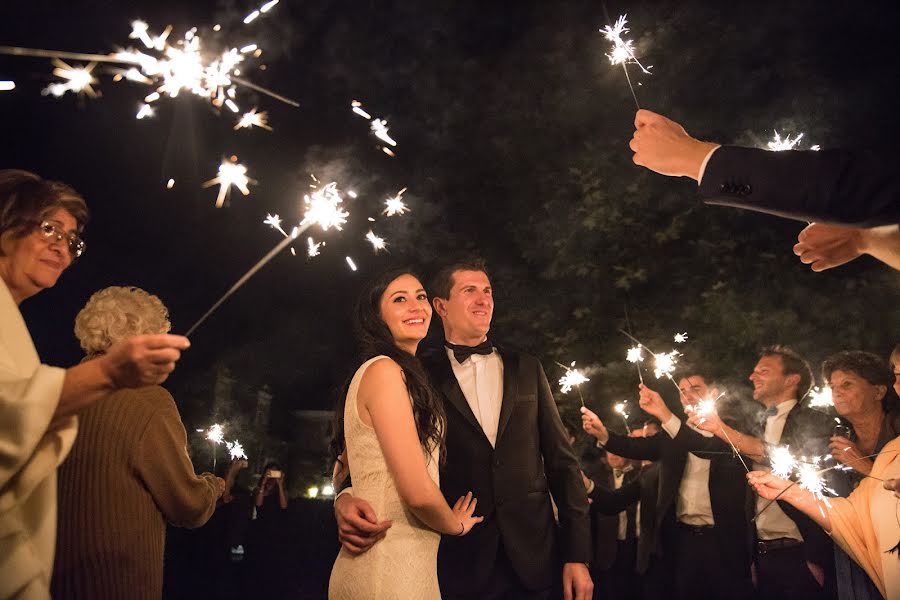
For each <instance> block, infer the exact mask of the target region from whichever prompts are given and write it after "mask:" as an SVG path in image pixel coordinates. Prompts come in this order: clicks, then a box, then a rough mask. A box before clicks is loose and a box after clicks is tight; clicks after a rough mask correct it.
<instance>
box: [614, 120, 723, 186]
mask: <svg viewBox="0 0 900 600" xmlns="http://www.w3.org/2000/svg"><path fill="white" fill-rule="evenodd" d="M634 127H635V132H634V137H632V138H631V143H630V144H629V146H630V147H631V149H632V151H634V156H633V157H632V160H634V164H636V165H640V166H642V167H646V168H648V169H650V170H651V171H655V172H657V173H659V174H661V175H669V176H673V177H690V178H692V179H695V180H697V181H699V180H700V167H701V166H702V165H703V161H704V160H706V157H707V155H708V154H709V153H710V152H711V151H712V150H714V149H716V148H718V147H719V145H718V144H713V143H710V142H701V141H700V140H697V139H695V138H693V137H691V136H690V135H688V133H687V131H685V130H684V127H682V126H681V125H679V124H678V123H676V122H675V121H672V120H670V119H667V118H666V117H664V116H662V115H659V114H656V113H655V112H652V111H649V110H644V109H641V110H639V111H637V114H636V115H635V116H634Z"/></svg>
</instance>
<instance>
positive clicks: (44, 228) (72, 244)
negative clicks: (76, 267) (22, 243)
mask: <svg viewBox="0 0 900 600" xmlns="http://www.w3.org/2000/svg"><path fill="white" fill-rule="evenodd" d="M40 232H41V235H43V236H44V237H45V238H47V239H50V238H53V237H55V238H56V241H57V242H61V241H62V240H63V239H65V240H66V241H68V244H69V254H70V255H71V256H72V259H76V258H78V257H79V256H81V255H82V254H84V248H85V245H84V240H83V239H81V237H80V236H79V235H78V234H77V233H75V232H74V231H65V230H64V229H62V228H61V227H59V226H58V225H55V224H54V223H52V222H50V221H44V222H43V223H41V227H40Z"/></svg>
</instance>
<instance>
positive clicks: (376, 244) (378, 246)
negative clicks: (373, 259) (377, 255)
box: [366, 229, 387, 252]
mask: <svg viewBox="0 0 900 600" xmlns="http://www.w3.org/2000/svg"><path fill="white" fill-rule="evenodd" d="M366 241H367V242H369V243H370V244H372V248H374V249H375V252H378V251H379V250H384V248H385V246H386V245H387V244H385V241H384V238H382V237H378V236H377V235H375V232H373V231H372V230H371V229H370V230H369V233H367V234H366Z"/></svg>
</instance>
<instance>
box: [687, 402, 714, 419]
mask: <svg viewBox="0 0 900 600" xmlns="http://www.w3.org/2000/svg"><path fill="white" fill-rule="evenodd" d="M691 410H692V411H693V413H694V414H695V415H697V416H698V417H700V418H701V419H705V418H706V417H709V416H711V415H714V414H716V401H715V400H713V399H712V398H704V399H703V400H700V401H699V402H697V404H695V405H693V407H692V408H691Z"/></svg>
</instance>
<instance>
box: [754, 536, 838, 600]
mask: <svg viewBox="0 0 900 600" xmlns="http://www.w3.org/2000/svg"><path fill="white" fill-rule="evenodd" d="M754 562H755V564H756V584H757V590H758V592H759V597H760V598H765V600H797V599H798V598H804V599H806V598H810V599H811V600H819V599H824V598H828V597H829V594H828V593H827V592H826V591H825V589H824V588H822V587H820V586H819V583H818V582H817V581H816V579H815V578H814V577H813V575H812V573H810V572H809V567H808V566H806V555H805V554H804V553H803V545H802V544H800V545H798V546H791V547H789V548H779V549H777V550H769V551H768V552H766V553H764V554H757V555H756V560H755V561H754Z"/></svg>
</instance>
